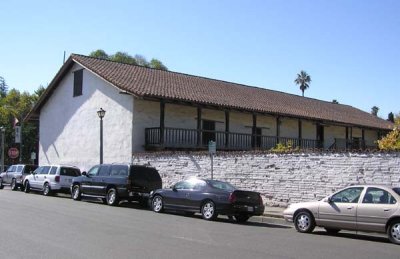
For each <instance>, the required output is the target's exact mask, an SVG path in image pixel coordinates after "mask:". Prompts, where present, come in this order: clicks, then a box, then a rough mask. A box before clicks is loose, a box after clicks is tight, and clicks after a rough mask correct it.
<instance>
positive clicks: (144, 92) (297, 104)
mask: <svg viewBox="0 0 400 259" xmlns="http://www.w3.org/2000/svg"><path fill="white" fill-rule="evenodd" d="M71 59H72V60H73V61H75V62H77V63H78V64H80V65H82V66H83V67H85V68H86V69H88V70H90V71H92V72H93V73H95V74H97V75H98V76H100V77H101V78H103V79H104V80H106V81H107V82H109V83H111V84H113V85H114V86H116V87H118V88H119V89H121V90H123V91H126V92H129V93H131V94H133V95H135V96H140V97H153V98H162V99H169V100H178V101H184V102H191V103H196V104H203V105H213V106H219V107H224V108H231V109H239V110H246V111H251V112H260V113H268V114H276V115H282V116H290V117H301V118H306V119H312V120H322V121H327V122H334V123H344V124H349V125H358V126H363V127H368V128H378V129H391V128H393V124H392V123H390V122H388V121H385V120H383V119H381V118H378V117H376V116H373V115H371V114H369V113H367V112H364V111H361V110H359V109H356V108H354V107H351V106H349V105H342V104H334V103H331V102H326V101H321V100H317V99H312V98H306V97H301V96H297V95H293V94H287V93H283V92H278V91H272V90H268V89H264V88H258V87H251V86H246V85H241V84H236V83H231V82H225V81H220V80H214V79H209V78H204V77H198V76H192V75H187V74H181V73H176V72H170V71H163V70H157V69H151V68H145V67H141V66H135V65H128V64H123V63H117V62H112V61H107V60H103V59H97V58H91V57H87V56H82V55H76V54H73V55H71V57H70V59H69V60H68V61H70V60H71ZM53 81H54V80H53Z"/></svg>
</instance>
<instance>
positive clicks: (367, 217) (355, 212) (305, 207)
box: [283, 185, 400, 244]
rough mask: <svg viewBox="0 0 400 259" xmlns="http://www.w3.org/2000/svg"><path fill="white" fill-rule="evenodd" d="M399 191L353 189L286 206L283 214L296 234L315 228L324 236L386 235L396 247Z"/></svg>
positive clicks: (377, 187) (372, 187)
mask: <svg viewBox="0 0 400 259" xmlns="http://www.w3.org/2000/svg"><path fill="white" fill-rule="evenodd" d="M399 203H400V188H399V187H389V186H381V185H357V186H350V187H347V188H345V189H342V190H340V191H338V192H336V193H334V194H332V195H330V196H328V197H326V198H324V199H322V200H320V201H314V202H301V203H295V204H291V205H289V207H288V208H287V209H286V210H285V211H284V212H283V216H284V218H285V219H286V220H287V221H290V222H293V223H294V226H295V227H296V230H297V231H299V232H301V233H310V232H312V231H313V230H314V228H315V226H319V227H324V228H325V229H326V231H327V232H328V233H337V232H339V231H340V230H341V229H346V230H355V231H364V232H378V233H387V235H388V237H389V239H390V241H391V242H393V243H395V244H400V206H399Z"/></svg>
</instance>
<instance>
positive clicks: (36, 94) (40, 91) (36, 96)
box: [33, 85, 46, 102]
mask: <svg viewBox="0 0 400 259" xmlns="http://www.w3.org/2000/svg"><path fill="white" fill-rule="evenodd" d="M45 91H46V87H44V86H43V85H40V86H39V88H38V89H36V90H35V91H34V94H33V98H34V100H35V102H37V101H38V100H39V98H40V96H42V94H43V93H44V92H45Z"/></svg>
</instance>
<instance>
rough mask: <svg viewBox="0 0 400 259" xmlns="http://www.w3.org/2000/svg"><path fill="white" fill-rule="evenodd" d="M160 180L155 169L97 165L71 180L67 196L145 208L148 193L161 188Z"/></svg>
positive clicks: (129, 165) (122, 165)
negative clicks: (129, 203)
mask: <svg viewBox="0 0 400 259" xmlns="http://www.w3.org/2000/svg"><path fill="white" fill-rule="evenodd" d="M161 187H162V180H161V177H160V175H159V174H158V171H157V170H156V169H155V168H151V167H146V166H139V165H131V164H101V165H96V166H94V167H92V168H91V169H90V170H89V171H88V172H87V173H86V172H83V173H82V176H80V177H76V178H74V179H73V180H72V184H71V196H72V198H73V199H74V200H81V198H82V197H85V196H89V197H96V198H101V199H102V200H103V202H104V203H106V204H108V205H112V206H116V205H118V204H119V201H120V200H128V201H139V203H140V204H141V205H142V206H147V204H148V197H149V194H150V192H151V191H153V190H155V189H158V188H161Z"/></svg>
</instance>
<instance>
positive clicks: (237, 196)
mask: <svg viewBox="0 0 400 259" xmlns="http://www.w3.org/2000/svg"><path fill="white" fill-rule="evenodd" d="M231 196H234V201H233V203H234V204H235V205H248V206H256V205H260V204H262V200H261V197H260V195H259V193H258V192H252V191H241V190H235V191H233V192H232V194H231Z"/></svg>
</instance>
